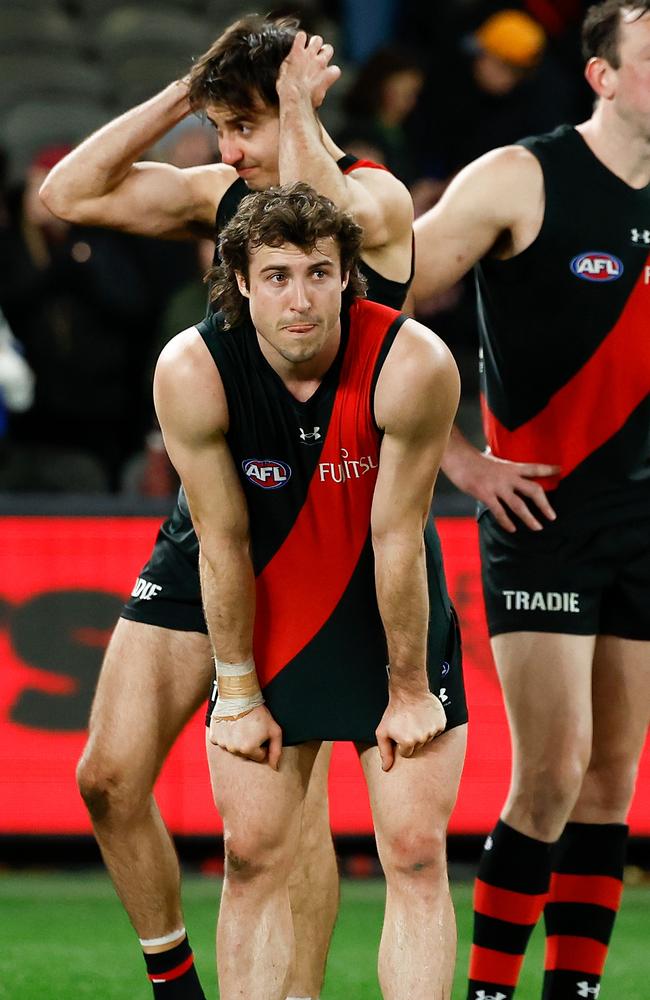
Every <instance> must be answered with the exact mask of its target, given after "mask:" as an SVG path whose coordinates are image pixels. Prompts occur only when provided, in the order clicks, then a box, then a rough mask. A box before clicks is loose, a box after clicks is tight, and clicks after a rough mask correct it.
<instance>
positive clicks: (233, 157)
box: [207, 104, 280, 191]
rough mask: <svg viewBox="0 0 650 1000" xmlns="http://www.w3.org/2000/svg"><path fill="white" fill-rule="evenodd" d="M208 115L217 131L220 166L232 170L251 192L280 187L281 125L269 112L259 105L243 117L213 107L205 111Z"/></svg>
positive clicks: (222, 106)
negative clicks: (233, 169)
mask: <svg viewBox="0 0 650 1000" xmlns="http://www.w3.org/2000/svg"><path fill="white" fill-rule="evenodd" d="M207 115H208V118H209V119H210V121H211V122H212V124H213V125H214V127H215V128H216V130H217V141H218V143H219V152H220V153H221V159H222V161H223V163H227V164H228V165H229V166H231V167H234V168H235V170H236V171H237V173H238V174H239V176H240V177H242V178H243V179H244V180H245V181H246V183H247V184H248V186H249V188H251V190H253V191H263V190H264V189H265V188H268V187H271V186H272V185H274V184H279V183H280V178H279V174H278V155H279V154H278V142H279V135H280V123H279V118H278V115H277V113H276V112H275V111H274V110H273V109H272V108H268V107H266V106H265V105H262V104H260V105H259V106H258V107H257V108H256V109H255V111H254V112H251V113H250V114H248V115H242V113H241V112H237V111H234V110H233V109H232V108H227V107H225V106H224V105H221V104H213V105H211V106H210V107H209V108H207Z"/></svg>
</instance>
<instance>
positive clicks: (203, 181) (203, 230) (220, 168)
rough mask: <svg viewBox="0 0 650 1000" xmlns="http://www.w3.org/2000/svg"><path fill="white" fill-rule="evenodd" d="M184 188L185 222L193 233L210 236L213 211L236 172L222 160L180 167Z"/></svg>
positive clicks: (213, 217) (212, 229)
mask: <svg viewBox="0 0 650 1000" xmlns="http://www.w3.org/2000/svg"><path fill="white" fill-rule="evenodd" d="M178 173H179V175H180V176H181V177H182V180H183V183H184V187H185V211H186V218H185V224H186V228H187V230H188V231H189V232H191V233H192V234H193V235H195V236H206V235H214V225H215V218H216V214H217V210H218V208H219V205H220V203H221V199H222V198H223V196H224V195H225V193H226V191H227V190H228V189H229V188H230V187H232V185H233V184H234V183H235V181H236V180H237V176H238V175H237V171H236V170H235V169H234V167H231V166H229V165H228V164H226V163H210V164H205V165H201V166H198V167H186V168H184V169H182V170H180V171H179V172H178Z"/></svg>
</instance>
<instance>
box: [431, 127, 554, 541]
mask: <svg viewBox="0 0 650 1000" xmlns="http://www.w3.org/2000/svg"><path fill="white" fill-rule="evenodd" d="M543 214H544V182H543V177H542V172H541V168H540V166H539V161H538V160H537V157H535V156H533V154H532V153H530V152H528V150H526V149H524V148H523V147H522V146H509V147H506V148H504V149H498V150H495V151H494V152H491V153H487V154H486V155H485V156H482V157H481V158H480V159H478V160H476V161H475V162H474V163H472V164H470V165H469V166H468V167H466V168H465V169H464V170H462V171H461V173H460V174H458V176H457V177H456V178H455V179H454V180H453V181H452V183H451V184H450V185H449V188H448V189H447V191H446V192H445V194H444V195H443V197H442V198H441V200H440V202H439V203H438V204H437V205H436V206H435V207H434V208H432V209H430V210H429V211H428V212H426V213H425V214H424V215H423V216H421V217H420V218H419V219H416V221H415V225H414V231H415V246H416V257H415V259H416V271H415V280H414V283H413V296H414V300H415V303H416V304H417V302H418V300H422V299H424V298H426V297H428V296H430V295H433V294H436V293H439V292H441V291H444V290H446V289H447V288H449V287H450V286H451V285H453V284H455V283H456V282H457V281H459V280H460V278H462V277H463V275H464V274H466V273H467V271H469V270H470V268H471V267H473V266H474V264H476V263H477V262H478V261H479V260H480V259H481V258H482V257H484V256H485V255H486V254H490V253H493V254H495V255H496V256H498V257H500V258H505V257H512V256H514V255H516V254H518V253H521V252H522V250H524V249H525V248H526V247H527V246H529V245H530V244H531V243H532V242H533V240H534V239H535V237H536V236H537V233H538V232H539V229H540V226H541V222H542V218H543ZM522 336H525V331H523V330H522ZM442 468H443V470H444V472H445V473H446V475H447V476H449V478H450V479H451V481H452V482H453V483H454V485H456V486H457V487H458V489H460V490H462V491H463V492H464V493H469V494H470V495H471V496H473V497H475V498H476V499H477V500H480V501H481V502H482V503H484V504H485V505H486V506H487V507H488V508H489V510H490V511H491V512H492V514H493V515H494V517H495V518H496V520H497V522H498V523H499V524H500V525H501V527H502V528H504V529H505V530H506V531H510V532H513V531H515V530H516V529H515V523H514V521H513V520H512V517H511V516H510V514H511V513H513V514H515V515H516V516H517V517H518V518H520V520H521V521H522V522H523V524H525V525H526V527H527V528H530V529H531V530H532V531H541V530H542V528H543V521H542V520H540V515H541V517H542V518H546V519H548V520H551V521H552V520H554V519H555V512H554V511H553V508H552V507H551V505H550V503H549V501H548V498H547V496H546V494H545V492H544V490H543V488H542V487H541V486H540V485H539V483H537V482H535V479H537V478H542V477H544V476H552V475H555V474H556V473H557V472H558V471H559V469H558V466H555V465H540V464H535V463H524V462H508V461H504V460H502V459H497V458H495V457H494V456H493V455H490V454H489V453H481V452H480V451H478V449H476V448H475V447H474V446H473V445H471V444H470V442H469V441H468V440H467V439H466V438H465V437H464V436H463V434H462V433H461V432H460V431H459V430H458V428H457V427H455V428H454V429H453V430H452V434H451V437H450V440H449V445H448V447H447V450H446V452H445V456H444V459H443V461H442Z"/></svg>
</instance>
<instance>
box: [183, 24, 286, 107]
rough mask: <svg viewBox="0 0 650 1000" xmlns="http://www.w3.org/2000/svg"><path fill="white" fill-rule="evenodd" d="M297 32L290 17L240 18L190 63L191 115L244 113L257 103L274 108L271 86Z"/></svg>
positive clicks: (276, 96) (275, 102)
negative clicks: (209, 110)
mask: <svg viewBox="0 0 650 1000" xmlns="http://www.w3.org/2000/svg"><path fill="white" fill-rule="evenodd" d="M299 27H300V22H299V21H298V20H297V19H296V18H294V17H280V18H275V19H273V18H268V17H262V16H261V15H260V14H250V15H248V16H247V17H242V18H240V19H239V20H238V21H235V23H234V24H231V25H230V27H228V28H226V30H225V31H224V32H222V34H221V35H219V37H218V38H217V40H216V42H213V44H212V45H211V46H210V48H209V49H208V51H207V52H205V53H204V54H203V55H202V56H199V58H198V59H197V60H196V62H195V63H194V66H193V67H192V70H191V72H190V77H189V90H188V94H189V100H190V104H191V106H192V108H193V110H194V111H198V110H201V109H203V108H205V107H206V105H208V104H223V105H225V106H226V107H229V108H233V110H235V111H239V112H243V113H244V114H250V112H251V111H253V110H254V109H255V107H256V105H257V104H258V103H259V101H260V100H261V101H262V102H263V103H264V104H265V105H267V106H269V107H273V108H277V107H278V104H279V101H278V93H277V91H276V89H275V81H276V79H277V76H278V72H279V70H280V66H281V65H282V63H283V61H284V59H285V58H286V56H287V55H288V54H289V50H290V49H291V46H292V45H293V40H294V38H295V37H296V33H297V32H298V30H299Z"/></svg>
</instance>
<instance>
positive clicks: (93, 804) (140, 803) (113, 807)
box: [77, 754, 151, 823]
mask: <svg viewBox="0 0 650 1000" xmlns="http://www.w3.org/2000/svg"><path fill="white" fill-rule="evenodd" d="M77 787H78V789H79V792H80V794H81V797H82V799H83V800H84V803H85V804H86V808H87V809H88V812H89V813H90V815H91V817H92V818H93V820H94V821H95V822H97V823H100V822H102V821H106V820H107V819H109V818H110V819H111V821H119V820H123V821H128V820H129V819H131V818H133V817H134V816H136V815H138V814H139V813H141V811H142V810H143V808H145V806H146V804H147V802H148V801H149V797H150V793H151V789H150V788H146V789H144V788H143V789H138V788H136V787H135V786H134V785H133V782H132V781H127V769H126V768H125V767H123V766H122V765H120V764H117V763H114V762H111V761H107V760H105V759H102V758H98V757H96V756H93V755H89V754H84V756H83V757H82V758H81V760H80V761H79V764H78V765H77Z"/></svg>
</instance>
